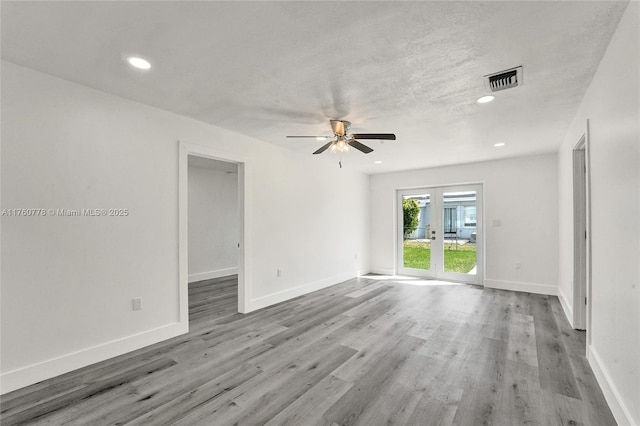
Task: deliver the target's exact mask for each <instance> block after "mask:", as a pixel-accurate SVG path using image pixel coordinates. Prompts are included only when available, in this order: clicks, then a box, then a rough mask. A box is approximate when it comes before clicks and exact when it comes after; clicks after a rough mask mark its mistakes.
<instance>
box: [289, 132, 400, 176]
mask: <svg viewBox="0 0 640 426" xmlns="http://www.w3.org/2000/svg"><path fill="white" fill-rule="evenodd" d="M329 123H330V124H331V130H333V135H334V138H333V139H331V140H330V141H329V142H327V143H326V144H324V145H322V146H321V147H320V148H318V149H317V150H316V151H314V154H322V153H323V152H325V151H326V150H327V149H328V150H329V151H331V152H334V153H341V154H342V153H348V152H349V147H353V148H355V149H357V150H358V151H360V152H362V153H364V154H369V153H370V152H373V149H372V148H370V147H368V146H366V145H365V144H363V143H361V142H359V141H358V140H357V139H378V140H383V141H384V140H391V141H394V140H396V135H394V134H393V133H353V134H349V129H350V128H351V122H350V121H346V120H329ZM287 138H316V139H317V140H326V139H329V137H326V136H287ZM338 163H339V164H340V167H341V168H342V162H341V161H339V162H338Z"/></svg>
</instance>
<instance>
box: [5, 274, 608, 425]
mask: <svg viewBox="0 0 640 426" xmlns="http://www.w3.org/2000/svg"><path fill="white" fill-rule="evenodd" d="M379 278H380V277H376V276H370V277H364V278H357V279H352V280H348V281H346V282H344V283H341V284H338V285H334V286H331V287H327V288H324V289H322V290H319V291H317V292H314V293H311V294H308V295H305V296H300V297H297V298H295V299H292V300H289V301H286V302H282V303H279V304H276V305H273V306H269V307H267V308H264V309H261V310H259V311H256V312H252V313H249V314H244V315H243V314H238V313H237V276H231V277H222V278H217V279H213V280H206V281H203V282H198V283H191V284H190V285H189V309H190V324H189V333H188V334H185V335H182V336H178V337H176V338H173V339H170V340H167V341H164V342H160V343H157V344H154V345H151V346H149V347H146V348H143V349H141V350H138V351H135V352H131V353H128V354H124V355H121V356H118V357H115V358H113V359H110V360H107V361H104V362H101V363H97V364H94V365H91V366H87V367H84V368H82V369H79V370H76V371H72V372H70V373H67V374H64V375H62V376H59V377H56V378H53V379H49V380H45V381H43V382H40V383H37V384H35V385H32V386H29V387H26V388H23V389H19V390H17V391H15V392H11V393H9V394H6V395H2V396H1V397H0V411H1V413H0V424H2V425H3V426H5V425H7V426H10V425H11V426H12V425H18V424H20V425H43V424H49V425H55V426H58V425H65V424H69V425H82V426H84V425H92V426H93V425H124V424H127V425H162V426H164V425H188V426H194V425H206V426H211V425H214V426H216V425H227V424H229V425H232V424H239V425H264V424H268V425H270V426H275V425H301V426H315V425H323V426H324V425H327V426H344V425H367V426H369V425H373V426H375V425H382V424H385V425H387V424H389V425H411V426H418V425H419V426H424V425H442V426H445V425H446V426H452V425H464V426H467V425H482V424H488V425H489V424H491V425H517V424H518V425H519V424H527V425H533V426H535V425H539V426H550V425H582V424H584V425H591V426H609V425H615V420H614V418H613V415H612V414H611V411H610V409H609V407H608V406H607V404H606V401H605V399H604V397H603V395H602V391H601V390H600V388H599V387H598V383H597V381H596V380H595V377H594V375H593V372H592V371H591V368H590V367H589V363H588V361H587V360H586V358H585V356H584V352H585V334H584V332H580V331H576V330H572V329H571V328H570V326H569V324H568V322H567V321H566V318H565V316H564V312H562V308H561V306H560V304H559V301H558V299H557V298H555V297H551V296H541V295H532V294H526V293H514V292H509V291H504V290H493V289H484V288H482V287H478V286H466V285H459V284H456V285H447V284H446V283H436V284H435V285H434V284H433V283H430V282H428V281H425V280H415V279H406V280H405V279H392V280H381V279H379Z"/></svg>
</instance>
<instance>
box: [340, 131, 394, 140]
mask: <svg viewBox="0 0 640 426" xmlns="http://www.w3.org/2000/svg"><path fill="white" fill-rule="evenodd" d="M351 137H352V138H354V139H380V140H385V141H395V140H396V135H394V134H393V133H354V134H352V135H351Z"/></svg>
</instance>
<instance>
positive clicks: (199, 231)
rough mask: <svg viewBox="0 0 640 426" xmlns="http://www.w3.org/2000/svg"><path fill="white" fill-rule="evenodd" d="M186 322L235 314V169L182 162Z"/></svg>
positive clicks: (216, 162)
mask: <svg viewBox="0 0 640 426" xmlns="http://www.w3.org/2000/svg"><path fill="white" fill-rule="evenodd" d="M187 165H188V172H187V175H188V176H187V187H188V194H187V196H188V202H187V209H188V212H187V217H188V224H187V229H188V242H187V246H188V256H187V264H188V277H189V278H188V283H189V321H190V322H191V324H192V325H193V321H197V320H199V319H200V318H204V317H207V316H210V315H211V312H215V314H216V315H223V314H224V312H222V311H223V310H224V311H229V312H228V313H227V314H232V313H235V312H236V310H235V307H236V306H237V297H238V289H237V274H238V242H239V241H240V238H239V227H240V220H239V219H240V216H239V210H238V165H237V164H236V163H231V162H227V161H220V160H214V159H211V158H204V157H198V156H194V155H189V156H188V160H187Z"/></svg>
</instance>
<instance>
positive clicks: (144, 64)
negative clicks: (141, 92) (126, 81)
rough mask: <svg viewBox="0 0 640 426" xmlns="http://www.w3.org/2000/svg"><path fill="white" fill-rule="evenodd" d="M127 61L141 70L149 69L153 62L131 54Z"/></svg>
mask: <svg viewBox="0 0 640 426" xmlns="http://www.w3.org/2000/svg"><path fill="white" fill-rule="evenodd" d="M127 62H129V65H131V66H132V67H134V68H138V69H141V70H148V69H149V68H151V64H150V63H149V61H147V60H146V59H142V58H140V57H138V56H129V57H128V58H127Z"/></svg>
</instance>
